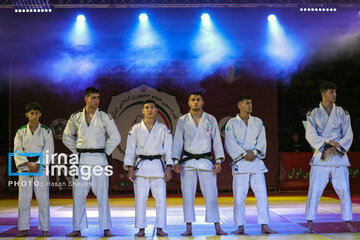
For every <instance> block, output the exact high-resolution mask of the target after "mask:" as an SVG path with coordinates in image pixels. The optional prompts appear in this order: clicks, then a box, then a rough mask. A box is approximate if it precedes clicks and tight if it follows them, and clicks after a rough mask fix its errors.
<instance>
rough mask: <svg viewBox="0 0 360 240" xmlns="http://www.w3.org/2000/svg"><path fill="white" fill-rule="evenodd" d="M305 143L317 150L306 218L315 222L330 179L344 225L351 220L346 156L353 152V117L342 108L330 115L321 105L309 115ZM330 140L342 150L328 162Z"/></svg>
mask: <svg viewBox="0 0 360 240" xmlns="http://www.w3.org/2000/svg"><path fill="white" fill-rule="evenodd" d="M306 140H307V141H308V142H309V143H310V145H311V146H312V147H313V148H314V149H315V152H314V155H313V157H312V158H311V161H310V165H311V171H310V182H309V192H308V198H307V201H306V210H305V218H306V219H307V220H315V218H316V214H317V208H318V204H319V201H320V198H321V195H322V193H323V191H324V188H325V187H326V185H327V183H328V182H329V178H330V179H331V182H332V185H333V187H334V189H335V191H336V193H337V195H338V196H339V198H340V201H341V217H342V219H343V220H344V221H350V220H351V219H352V209H351V198H350V184H349V169H348V167H349V166H350V162H349V158H348V156H347V155H346V152H347V151H348V150H349V149H350V146H351V143H352V140H353V132H352V130H351V122H350V115H349V113H348V112H347V111H344V109H343V108H342V107H340V106H336V105H335V104H333V107H332V110H331V113H330V115H328V114H327V112H326V110H325V108H324V107H323V105H322V103H320V104H319V107H316V108H314V109H313V110H311V111H309V112H308V113H307V123H306ZM329 140H333V141H336V142H338V143H339V144H340V145H341V149H338V150H337V151H338V152H337V153H336V154H334V155H333V156H331V157H330V158H327V159H325V160H322V159H321V156H322V152H323V151H324V147H325V146H326V144H327V142H328V141H329Z"/></svg>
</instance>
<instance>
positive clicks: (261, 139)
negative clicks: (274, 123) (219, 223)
mask: <svg viewBox="0 0 360 240" xmlns="http://www.w3.org/2000/svg"><path fill="white" fill-rule="evenodd" d="M237 104H238V108H239V110H240V113H239V114H238V115H237V116H236V117H234V118H232V119H230V120H229V121H228V123H227V124H226V127H225V148H226V151H227V152H228V153H229V155H230V156H231V158H232V159H233V162H232V173H233V193H234V222H235V225H236V226H238V229H237V230H236V231H234V232H232V234H243V233H244V224H245V223H246V217H245V200H246V196H247V194H248V191H249V186H251V189H252V190H253V192H254V194H255V198H256V202H257V214H258V223H259V224H261V232H262V233H277V232H276V231H273V230H272V229H270V228H269V227H268V224H269V221H270V217H269V206H268V199H267V192H266V182H265V176H264V173H266V172H267V171H268V170H267V168H266V166H265V164H264V162H263V160H264V159H265V155H266V135H265V127H264V124H263V122H262V121H261V120H260V118H257V117H254V116H251V113H252V100H251V98H250V97H249V96H246V95H243V96H240V97H239V99H238V101H237Z"/></svg>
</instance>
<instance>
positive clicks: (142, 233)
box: [135, 228, 145, 237]
mask: <svg viewBox="0 0 360 240" xmlns="http://www.w3.org/2000/svg"><path fill="white" fill-rule="evenodd" d="M143 236H145V228H140V229H139V231H138V232H137V233H135V237H143Z"/></svg>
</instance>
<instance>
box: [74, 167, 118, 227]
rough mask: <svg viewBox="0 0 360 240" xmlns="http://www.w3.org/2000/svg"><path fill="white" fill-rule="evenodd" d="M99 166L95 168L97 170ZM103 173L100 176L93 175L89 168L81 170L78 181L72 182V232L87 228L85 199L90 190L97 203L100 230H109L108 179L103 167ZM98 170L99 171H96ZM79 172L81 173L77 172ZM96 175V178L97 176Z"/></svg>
mask: <svg viewBox="0 0 360 240" xmlns="http://www.w3.org/2000/svg"><path fill="white" fill-rule="evenodd" d="M87 167H89V166H87ZM98 167H99V166H97V168H98ZM101 167H102V170H103V172H102V173H101V174H100V173H99V171H96V172H97V173H98V174H96V175H95V174H93V172H92V168H93V166H91V167H90V168H86V169H83V170H82V171H83V172H82V173H80V174H79V177H78V179H74V182H73V198H74V205H73V229H74V231H79V230H83V229H85V228H87V227H88V222H87V216H86V198H87V196H88V194H89V191H90V188H91V190H92V192H93V193H94V195H95V196H96V200H97V202H98V211H99V222H100V229H102V230H105V229H110V228H111V227H112V225H111V215H110V206H109V195H108V190H109V177H108V176H107V175H106V174H105V171H104V167H103V166H101ZM97 170H99V169H97ZM79 172H81V171H79ZM97 175H98V176H97Z"/></svg>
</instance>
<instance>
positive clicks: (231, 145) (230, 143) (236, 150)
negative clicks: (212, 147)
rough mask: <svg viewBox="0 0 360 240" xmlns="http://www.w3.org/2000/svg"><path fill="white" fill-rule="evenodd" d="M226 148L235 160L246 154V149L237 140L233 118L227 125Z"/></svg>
mask: <svg viewBox="0 0 360 240" xmlns="http://www.w3.org/2000/svg"><path fill="white" fill-rule="evenodd" d="M225 149H226V151H227V153H228V154H229V155H230V157H231V158H232V159H233V160H237V159H238V158H240V157H241V156H243V155H245V154H246V151H245V150H244V149H243V148H242V147H241V146H240V144H239V143H238V142H237V140H236V138H235V135H234V126H233V125H232V122H231V120H230V121H228V122H227V124H226V126H225Z"/></svg>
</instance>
